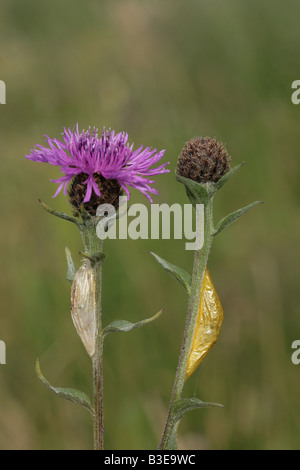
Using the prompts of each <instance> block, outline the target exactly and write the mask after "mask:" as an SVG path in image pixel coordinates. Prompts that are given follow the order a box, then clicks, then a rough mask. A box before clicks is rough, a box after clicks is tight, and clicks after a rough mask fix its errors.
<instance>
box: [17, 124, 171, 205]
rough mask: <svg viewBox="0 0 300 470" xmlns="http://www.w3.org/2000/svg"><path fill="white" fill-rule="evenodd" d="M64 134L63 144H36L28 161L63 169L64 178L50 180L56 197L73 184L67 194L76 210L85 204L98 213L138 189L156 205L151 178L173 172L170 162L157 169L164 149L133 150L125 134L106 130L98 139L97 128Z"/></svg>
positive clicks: (51, 142)
mask: <svg viewBox="0 0 300 470" xmlns="http://www.w3.org/2000/svg"><path fill="white" fill-rule="evenodd" d="M62 135H63V141H60V140H58V139H55V138H54V139H51V138H50V137H48V136H45V137H46V141H47V143H48V146H49V147H44V146H42V145H36V146H35V147H34V149H32V150H31V153H30V154H29V155H26V158H28V159H29V160H33V161H35V162H45V163H50V165H55V166H60V167H61V172H62V173H63V176H61V177H60V178H58V179H55V180H51V181H52V182H53V183H57V184H58V185H59V186H58V188H57V191H56V193H55V194H54V196H53V197H56V196H57V195H58V194H59V193H60V191H61V190H62V189H63V191H64V194H65V195H66V194H67V189H68V185H69V183H71V185H70V187H69V189H68V192H69V196H70V202H71V204H72V205H73V207H74V208H75V210H79V207H80V205H81V204H84V205H85V207H86V208H87V209H88V210H89V209H90V210H91V211H92V212H93V213H95V208H94V207H98V205H100V204H101V203H103V202H110V203H113V202H114V200H115V199H116V198H117V196H119V195H120V194H122V193H123V191H125V193H126V195H127V198H128V199H129V197H130V193H129V187H132V188H135V189H138V190H139V191H141V192H142V193H143V194H144V195H145V196H146V197H147V198H148V199H149V200H150V201H151V202H153V201H152V198H151V194H158V191H157V190H156V189H155V188H154V187H153V186H151V185H152V184H153V183H155V181H154V180H153V179H152V176H153V175H158V174H162V173H167V172H169V171H170V170H168V169H166V165H168V162H167V163H163V164H162V165H160V166H157V167H154V165H155V164H156V163H157V162H159V160H161V158H162V157H163V155H164V153H165V150H161V151H159V152H157V151H156V149H154V150H152V149H151V147H145V148H143V146H141V147H139V148H138V149H137V150H133V144H131V145H129V143H128V134H127V133H126V132H119V133H118V134H116V133H115V132H114V131H111V130H108V131H106V130H105V128H104V129H103V132H102V136H101V137H99V136H98V131H97V129H95V128H93V129H91V128H89V130H87V131H82V132H81V133H80V132H79V130H78V124H77V125H76V128H75V130H74V131H72V130H71V129H66V128H65V129H64V132H63V134H62ZM112 193H114V194H112ZM91 206H93V209H92V208H91Z"/></svg>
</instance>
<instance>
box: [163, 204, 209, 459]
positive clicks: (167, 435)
mask: <svg viewBox="0 0 300 470" xmlns="http://www.w3.org/2000/svg"><path fill="white" fill-rule="evenodd" d="M204 213H205V217H204V244H203V247H202V248H201V250H196V251H195V256H194V267H193V274H192V283H191V293H190V296H189V302H188V311H187V318H186V324H185V331H184V336H183V341H182V346H181V351H180V356H179V361H178V366H177V370H176V375H175V380H174V385H173V389H172V394H171V399H170V403H169V412H168V416H167V421H166V425H165V428H164V431H163V435H162V438H161V441H160V444H159V449H161V450H167V449H171V448H174V442H176V434H175V432H176V431H175V425H176V422H175V416H174V412H173V411H174V404H175V402H176V401H177V400H179V399H180V398H181V396H182V391H183V387H184V382H185V374H186V369H187V363H188V358H189V354H190V350H191V346H192V340H193V337H194V332H195V327H196V320H197V314H198V310H199V300H200V294H201V287H202V280H203V276H204V271H205V267H206V264H207V260H208V256H209V252H210V249H211V245H212V239H213V233H214V227H213V198H212V197H211V198H209V200H208V202H207V204H206V206H205V211H204Z"/></svg>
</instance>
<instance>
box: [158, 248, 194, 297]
mask: <svg viewBox="0 0 300 470" xmlns="http://www.w3.org/2000/svg"><path fill="white" fill-rule="evenodd" d="M149 254H150V255H152V256H153V258H154V259H156V261H157V262H158V263H159V264H160V265H161V266H162V267H163V268H164V269H165V270H166V271H168V272H169V273H170V274H171V275H172V276H174V277H175V279H177V281H179V282H180V284H181V285H183V287H184V288H185V290H186V291H187V293H188V294H190V291H191V282H192V277H191V275H190V274H189V273H187V272H186V271H185V270H184V269H182V268H179V267H178V266H175V264H172V263H169V262H168V261H166V260H165V259H163V258H161V257H160V256H158V255H156V254H155V253H153V252H152V251H149Z"/></svg>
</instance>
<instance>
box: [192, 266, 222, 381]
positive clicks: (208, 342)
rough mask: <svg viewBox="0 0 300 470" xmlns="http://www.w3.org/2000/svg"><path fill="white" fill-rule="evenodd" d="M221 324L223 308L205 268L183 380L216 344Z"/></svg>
mask: <svg viewBox="0 0 300 470" xmlns="http://www.w3.org/2000/svg"><path fill="white" fill-rule="evenodd" d="M222 323H223V308H222V305H221V302H220V299H219V296H218V294H217V292H216V289H215V287H214V285H213V282H212V279H211V277H210V274H209V271H208V269H207V268H205V272H204V276H203V282H202V288H201V295H200V301H199V310H198V315H197V321H196V327H195V331H194V336H193V341H192V346H191V350H190V354H189V358H188V363H187V368H186V374H185V379H187V378H188V377H190V375H191V374H192V373H193V372H194V371H195V370H196V369H197V367H198V366H199V364H200V363H201V362H202V361H203V359H204V358H205V356H206V355H207V353H208V352H209V351H210V349H211V348H212V347H213V345H214V344H215V343H216V342H217V340H218V338H219V335H220V331H221V327H222Z"/></svg>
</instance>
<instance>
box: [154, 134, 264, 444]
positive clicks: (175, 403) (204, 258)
mask: <svg viewBox="0 0 300 470" xmlns="http://www.w3.org/2000/svg"><path fill="white" fill-rule="evenodd" d="M229 162H230V157H229V155H228V154H227V152H226V150H225V149H224V147H223V145H222V144H220V143H219V142H217V141H216V139H211V138H209V137H205V138H202V137H196V138H193V139H191V140H190V141H188V142H187V143H186V145H185V147H184V148H183V150H182V152H181V154H180V156H179V159H178V164H177V168H176V179H177V180H178V181H179V182H180V183H183V184H184V186H185V190H186V194H187V196H188V198H189V200H190V202H191V204H192V205H193V206H194V207H195V209H196V210H197V205H198V204H202V205H203V207H204V220H203V224H204V227H203V229H204V241H203V245H202V248H200V249H196V250H195V255H194V266H193V272H192V275H190V274H189V273H187V272H185V271H184V270H183V269H182V268H180V267H178V266H176V265H174V264H171V263H169V262H168V261H166V260H164V259H162V258H160V257H159V256H158V255H156V254H154V253H152V252H151V254H152V255H153V256H154V258H155V259H156V261H158V263H159V264H160V265H161V266H162V267H163V268H164V269H165V270H166V271H168V272H169V273H170V274H172V275H173V276H174V277H175V278H176V279H177V280H178V281H179V282H180V283H181V285H182V286H183V287H184V288H185V291H186V292H187V295H188V309H187V316H186V323H185V330H184V335H183V341H182V346H181V350H180V355H179V360H178V365H177V370H176V374H175V380H174V384H173V388H172V392H171V398H170V402H169V410H168V415H167V419H166V424H165V427H164V430H163V434H162V438H161V441H160V443H159V449H160V450H174V449H177V438H176V433H177V427H178V424H179V422H180V420H181V418H182V416H183V414H184V413H185V412H187V411H190V410H194V409H198V408H207V407H212V406H221V407H222V405H219V404H217V403H210V402H203V401H201V400H199V399H198V398H196V397H193V398H183V397H182V393H183V388H184V384H185V381H186V380H187V379H188V378H189V377H190V375H191V374H192V373H193V372H194V370H196V368H197V367H198V366H199V364H200V363H201V362H202V360H203V359H204V357H205V356H206V355H207V353H208V351H209V350H210V349H211V347H212V346H213V345H214V344H215V343H216V341H217V340H218V337H219V334H220V330H221V326H222V323H223V309H222V306H221V303H220V299H219V297H218V295H217V293H216V291H215V289H214V286H213V284H212V280H211V277H210V275H209V271H208V269H207V263H208V257H209V253H210V249H211V246H212V242H213V239H214V237H215V236H216V235H218V234H219V233H220V232H221V231H222V230H224V229H225V228H227V227H228V226H229V225H231V224H232V223H233V222H235V221H236V220H237V219H239V217H241V215H243V214H244V213H245V212H247V211H248V210H249V209H251V208H252V207H254V206H255V205H257V204H259V203H260V202H261V201H255V202H253V203H252V204H249V205H248V206H245V207H243V208H241V209H238V210H236V211H235V212H232V213H230V214H228V215H227V216H225V217H224V218H223V219H222V220H221V221H220V222H219V223H218V225H217V227H216V228H214V223H213V201H214V195H215V194H216V192H217V191H218V190H220V189H221V188H222V187H223V186H224V184H225V183H227V182H228V181H229V180H230V179H231V177H232V176H233V175H234V174H235V173H236V172H237V170H238V169H239V168H241V166H242V165H243V163H241V164H239V165H237V166H236V167H233V168H230V165H229ZM200 229H201V228H200V227H197V230H200Z"/></svg>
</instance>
